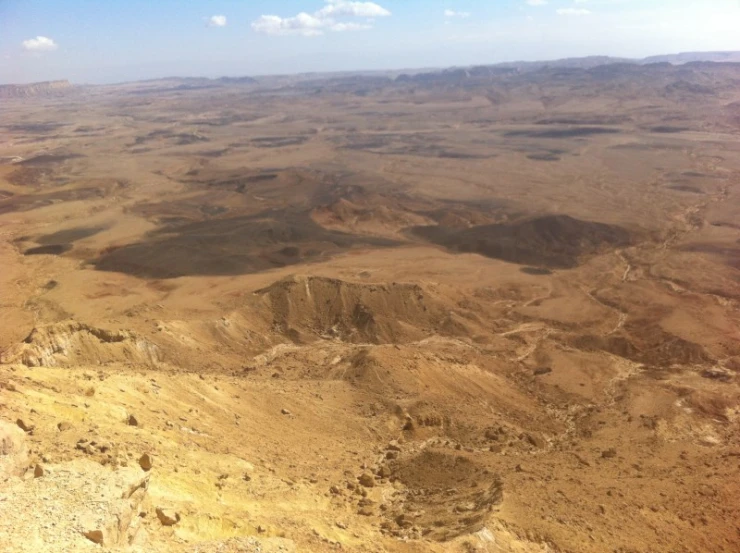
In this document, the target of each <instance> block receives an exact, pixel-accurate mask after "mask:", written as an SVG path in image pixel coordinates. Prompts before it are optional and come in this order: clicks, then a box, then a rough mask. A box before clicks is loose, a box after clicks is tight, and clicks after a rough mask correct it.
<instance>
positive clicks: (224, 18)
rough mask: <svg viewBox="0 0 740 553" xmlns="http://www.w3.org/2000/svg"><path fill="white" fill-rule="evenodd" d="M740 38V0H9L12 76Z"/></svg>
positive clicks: (98, 79) (707, 43) (572, 50)
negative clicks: (368, 0) (366, 0)
mask: <svg viewBox="0 0 740 553" xmlns="http://www.w3.org/2000/svg"><path fill="white" fill-rule="evenodd" d="M712 50H740V0H692V1H689V0H377V1H373V2H365V1H352V0H0V83H23V82H35V81H42V80H52V79H69V80H71V81H72V82H74V83H78V84H82V83H110V82H122V81H129V80H138V79H149V78H157V77H165V76H205V77H219V76H224V75H231V76H236V75H265V74H285V73H304V72H315V71H319V72H323V71H348V70H374V69H401V68H420V67H446V66H453V65H458V66H459V65H474V64H486V63H497V62H502V61H517V60H530V61H531V60H547V59H558V58H564V57H580V56H589V55H610V56H619V57H645V56H649V55H656V54H668V53H677V52H686V51H712Z"/></svg>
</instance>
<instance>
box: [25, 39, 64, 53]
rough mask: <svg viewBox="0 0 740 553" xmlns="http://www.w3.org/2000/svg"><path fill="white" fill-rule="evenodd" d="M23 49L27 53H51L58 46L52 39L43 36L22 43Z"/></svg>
mask: <svg viewBox="0 0 740 553" xmlns="http://www.w3.org/2000/svg"><path fill="white" fill-rule="evenodd" d="M23 48H24V49H25V50H28V51H29V52H53V51H54V50H56V49H57V48H59V46H58V45H57V43H56V42H54V41H53V40H52V39H50V38H48V37H45V36H37V37H36V38H29V39H28V40H24V41H23Z"/></svg>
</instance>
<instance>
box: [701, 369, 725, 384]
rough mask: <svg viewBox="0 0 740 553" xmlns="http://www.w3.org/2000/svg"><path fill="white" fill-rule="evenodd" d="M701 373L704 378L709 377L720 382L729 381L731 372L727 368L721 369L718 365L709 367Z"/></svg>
mask: <svg viewBox="0 0 740 553" xmlns="http://www.w3.org/2000/svg"><path fill="white" fill-rule="evenodd" d="M701 375H702V376H703V377H704V378H709V379H711V380H719V381H720V382H731V381H732V377H733V375H732V373H731V372H730V371H728V370H727V369H722V368H719V367H714V368H711V369H706V370H705V371H703V372H702V373H701Z"/></svg>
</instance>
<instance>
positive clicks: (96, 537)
mask: <svg viewBox="0 0 740 553" xmlns="http://www.w3.org/2000/svg"><path fill="white" fill-rule="evenodd" d="M83 535H84V536H85V537H86V538H87V539H88V540H90V541H91V542H93V543H97V544H98V545H103V531H102V530H88V531H86V532H84V533H83Z"/></svg>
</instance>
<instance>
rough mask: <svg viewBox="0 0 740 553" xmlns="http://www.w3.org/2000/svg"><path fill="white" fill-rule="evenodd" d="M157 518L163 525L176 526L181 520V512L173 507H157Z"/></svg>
mask: <svg viewBox="0 0 740 553" xmlns="http://www.w3.org/2000/svg"><path fill="white" fill-rule="evenodd" d="M157 518H158V519H159V522H161V523H162V526H174V525H175V524H177V523H178V522H180V513H177V512H175V511H173V510H172V509H165V508H163V507H157Z"/></svg>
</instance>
